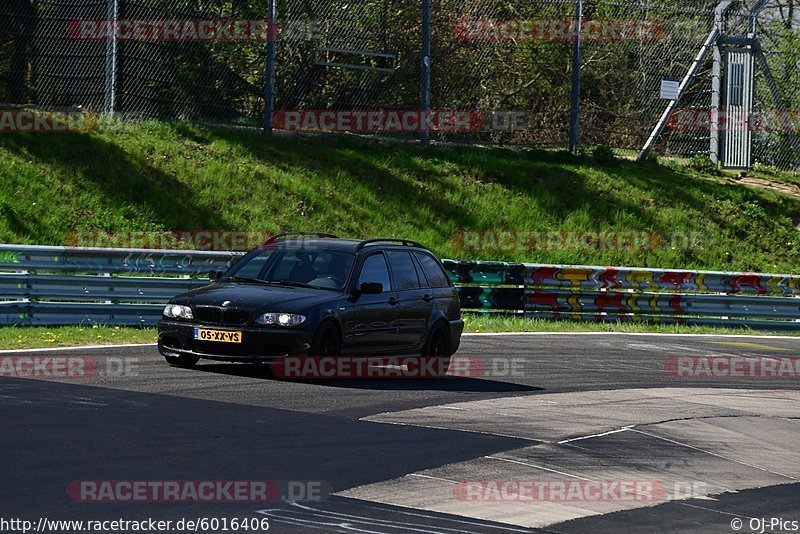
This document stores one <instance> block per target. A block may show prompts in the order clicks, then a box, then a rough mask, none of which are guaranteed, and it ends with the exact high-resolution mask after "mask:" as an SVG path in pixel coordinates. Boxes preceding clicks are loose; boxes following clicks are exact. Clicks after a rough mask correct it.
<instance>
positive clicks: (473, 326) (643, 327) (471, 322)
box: [464, 313, 798, 337]
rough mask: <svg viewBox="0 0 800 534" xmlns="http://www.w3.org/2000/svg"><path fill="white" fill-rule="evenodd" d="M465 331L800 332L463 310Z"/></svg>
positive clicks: (790, 334)
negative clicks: (554, 318) (527, 316)
mask: <svg viewBox="0 0 800 534" xmlns="http://www.w3.org/2000/svg"><path fill="white" fill-rule="evenodd" d="M464 323H465V326H464V331H465V332H471V333H481V332H482V333H491V332H626V333H651V334H715V335H731V334H735V335H758V336H763V335H775V336H788V337H794V336H797V335H798V334H797V333H792V332H786V331H778V332H768V331H764V330H750V329H746V328H722V327H714V326H683V325H658V324H632V323H577V322H571V321H548V320H543V319H525V318H524V317H513V316H486V315H483V314H476V313H465V314H464Z"/></svg>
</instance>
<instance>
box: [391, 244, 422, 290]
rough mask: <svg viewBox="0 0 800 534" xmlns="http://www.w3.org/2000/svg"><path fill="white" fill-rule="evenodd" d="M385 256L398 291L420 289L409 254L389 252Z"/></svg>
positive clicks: (415, 270)
mask: <svg viewBox="0 0 800 534" xmlns="http://www.w3.org/2000/svg"><path fill="white" fill-rule="evenodd" d="M386 255H387V256H388V257H389V265H391V266H392V274H393V275H394V282H395V285H396V286H397V289H398V290H401V291H402V290H403V289H417V288H418V287H420V285H421V284H420V281H419V278H418V277H417V269H416V268H415V267H414V260H412V259H411V254H409V253H408V252H399V251H390V252H387V253H386Z"/></svg>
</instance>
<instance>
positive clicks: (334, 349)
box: [308, 321, 342, 356]
mask: <svg viewBox="0 0 800 534" xmlns="http://www.w3.org/2000/svg"><path fill="white" fill-rule="evenodd" d="M308 353H309V356H341V355H342V336H341V335H340V334H339V329H338V328H337V327H336V324H335V323H334V322H333V321H325V322H324V323H322V324H321V325H320V327H319V328H318V329H317V332H316V333H315V334H314V339H313V340H312V341H311V348H310V349H309V350H308Z"/></svg>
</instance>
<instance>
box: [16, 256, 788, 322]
mask: <svg viewBox="0 0 800 534" xmlns="http://www.w3.org/2000/svg"><path fill="white" fill-rule="evenodd" d="M240 256H241V254H239V253H232V252H199V251H169V250H145V249H142V250H135V249H89V248H69V247H39V246H17V245H0V273H2V272H4V274H0V324H18V325H60V324H109V325H153V324H155V323H156V322H157V321H158V319H159V318H160V316H161V310H162V309H163V304H164V303H165V302H167V301H168V300H169V299H170V298H171V297H172V296H174V295H176V294H178V293H181V292H183V291H187V290H190V289H193V288H196V287H201V286H203V285H206V284H207V283H208V281H207V280H205V279H200V278H192V277H198V276H202V277H205V276H206V274H207V273H208V271H211V270H221V269H225V268H226V267H227V266H228V265H229V264H230V263H231V262H233V261H235V260H236V259H237V258H238V257H240ZM443 263H444V266H445V268H446V269H447V271H448V273H449V274H450V277H451V278H452V279H453V281H454V282H455V283H456V284H457V286H458V291H459V295H460V298H461V303H462V307H463V308H464V309H465V310H471V311H478V312H482V313H510V314H517V315H524V316H525V317H529V318H542V319H556V320H558V319H560V320H573V321H590V322H631V323H661V324H689V325H714V326H720V325H721V326H732V327H738V326H742V327H751V328H757V329H767V330H800V276H796V275H773V274H752V273H725V272H713V271H684V270H663V269H631V268H618V267H582V266H559V265H536V264H523V263H499V262H475V261H466V262H465V261H455V260H443ZM134 275H135V276H134ZM142 275H145V276H142ZM175 275H180V277H176V276H175Z"/></svg>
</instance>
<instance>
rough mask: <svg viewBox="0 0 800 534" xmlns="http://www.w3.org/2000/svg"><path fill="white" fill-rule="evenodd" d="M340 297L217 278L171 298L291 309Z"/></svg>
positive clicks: (260, 308) (258, 308)
mask: <svg viewBox="0 0 800 534" xmlns="http://www.w3.org/2000/svg"><path fill="white" fill-rule="evenodd" d="M341 297H342V293H339V292H337V291H327V290H324V289H310V288H304V287H280V286H266V285H259V284H248V283H240V282H219V283H216V284H211V285H207V286H203V287H200V288H197V289H193V290H192V291H189V292H187V293H183V294H181V295H178V296H177V297H175V298H174V299H173V300H172V302H175V303H176V304H184V305H188V306H222V305H223V303H225V306H226V307H229V308H244V309H248V310H254V311H262V312H267V311H274V312H287V313H295V312H300V311H302V310H304V309H306V308H308V307H310V306H314V305H317V304H322V303H324V302H327V301H331V300H336V299H338V298H341Z"/></svg>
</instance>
